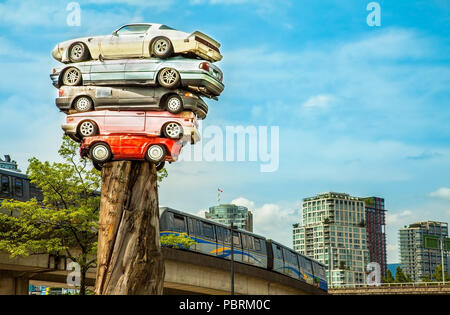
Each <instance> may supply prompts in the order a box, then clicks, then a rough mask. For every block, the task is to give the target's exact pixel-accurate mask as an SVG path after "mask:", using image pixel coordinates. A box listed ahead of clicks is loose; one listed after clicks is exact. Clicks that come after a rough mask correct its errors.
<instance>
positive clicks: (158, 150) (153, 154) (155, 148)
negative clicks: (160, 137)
mask: <svg viewBox="0 0 450 315" xmlns="http://www.w3.org/2000/svg"><path fill="white" fill-rule="evenodd" d="M165 157H166V149H165V148H164V146H162V145H160V144H152V145H151V146H149V147H148V149H147V153H146V154H145V158H146V159H147V161H149V162H151V163H155V164H158V163H160V162H162V161H163V160H164V158H165Z"/></svg>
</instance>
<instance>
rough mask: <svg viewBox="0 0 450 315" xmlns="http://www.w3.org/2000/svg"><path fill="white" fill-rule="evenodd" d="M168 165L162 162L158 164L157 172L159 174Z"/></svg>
mask: <svg viewBox="0 0 450 315" xmlns="http://www.w3.org/2000/svg"><path fill="white" fill-rule="evenodd" d="M165 165H166V162H164V161H162V162H159V163H156V165H155V166H156V171H157V172H159V171H160V170H162V169H163V168H164V166H165Z"/></svg>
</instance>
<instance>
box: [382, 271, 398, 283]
mask: <svg viewBox="0 0 450 315" xmlns="http://www.w3.org/2000/svg"><path fill="white" fill-rule="evenodd" d="M394 282H395V279H394V277H393V276H392V272H391V271H390V270H389V269H388V270H387V271H386V277H385V278H384V279H383V283H394Z"/></svg>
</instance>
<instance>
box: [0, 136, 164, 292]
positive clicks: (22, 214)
mask: <svg viewBox="0 0 450 315" xmlns="http://www.w3.org/2000/svg"><path fill="white" fill-rule="evenodd" d="M78 152H79V144H77V143H76V142H74V141H73V140H71V139H70V138H69V137H67V136H64V137H63V142H62V145H61V147H60V149H59V151H58V153H59V155H60V156H61V157H62V159H63V160H64V162H61V163H49V162H41V161H39V160H38V159H37V158H31V159H30V160H29V166H28V170H27V175H28V176H29V178H30V181H31V183H32V184H34V185H35V186H36V187H37V188H39V189H40V190H41V191H42V194H43V197H44V198H43V201H42V203H40V202H38V201H37V200H36V199H31V200H30V201H26V202H20V201H16V200H5V201H3V203H2V204H1V208H2V209H4V210H7V211H6V212H7V213H13V212H14V213H17V212H18V215H14V216H12V215H8V214H4V213H1V212H0V250H5V251H7V252H8V253H9V254H10V256H11V257H15V256H28V255H33V254H43V253H48V254H53V255H64V256H66V257H68V258H69V259H71V260H72V261H74V262H76V263H78V264H79V266H80V294H82V295H84V294H86V273H87V271H88V269H90V268H95V267H96V263H97V239H98V233H97V231H98V219H99V208H100V188H101V187H100V186H101V173H100V172H99V171H97V170H96V169H94V168H92V163H91V162H89V161H88V160H86V159H81V158H80V157H79V153H78ZM166 177H167V171H166V170H165V169H163V170H161V171H160V172H159V173H158V182H161V181H162V180H163V179H164V178H166Z"/></svg>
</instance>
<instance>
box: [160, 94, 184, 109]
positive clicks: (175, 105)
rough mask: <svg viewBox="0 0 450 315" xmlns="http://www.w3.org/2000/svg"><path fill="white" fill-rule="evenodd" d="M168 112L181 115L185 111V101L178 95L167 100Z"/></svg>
mask: <svg viewBox="0 0 450 315" xmlns="http://www.w3.org/2000/svg"><path fill="white" fill-rule="evenodd" d="M165 108H166V109H167V111H168V112H170V113H172V114H178V113H181V112H182V111H183V109H184V107H183V100H182V99H181V97H179V96H178V95H170V96H169V97H167V99H166V106H165Z"/></svg>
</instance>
